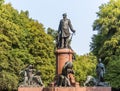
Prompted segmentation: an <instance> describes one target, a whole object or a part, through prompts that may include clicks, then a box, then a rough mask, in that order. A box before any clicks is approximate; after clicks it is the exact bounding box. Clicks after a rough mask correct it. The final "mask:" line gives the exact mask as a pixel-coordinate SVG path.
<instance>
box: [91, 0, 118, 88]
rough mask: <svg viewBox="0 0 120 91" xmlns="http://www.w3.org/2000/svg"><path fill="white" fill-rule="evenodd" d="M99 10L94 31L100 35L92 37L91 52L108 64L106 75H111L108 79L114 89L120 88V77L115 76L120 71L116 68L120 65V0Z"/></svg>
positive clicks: (104, 5) (113, 0) (113, 1)
mask: <svg viewBox="0 0 120 91" xmlns="http://www.w3.org/2000/svg"><path fill="white" fill-rule="evenodd" d="M99 9H100V10H99V12H97V16H98V19H96V20H95V21H94V24H93V29H94V30H97V31H98V33H97V34H96V35H94V36H93V37H92V43H91V50H92V52H93V54H95V55H96V56H97V57H98V58H102V60H103V62H104V63H105V64H106V67H107V70H109V71H108V73H106V74H109V75H108V76H106V79H108V81H110V82H111V84H112V86H113V87H120V82H118V81H117V80H118V78H119V76H118V78H116V76H115V75H114V74H117V71H119V69H116V68H117V66H118V65H119V63H120V59H119V58H120V57H119V56H120V54H119V53H120V0H110V2H108V3H106V4H103V5H101V6H100V7H99ZM113 65H114V67H113ZM119 66H120V65H119ZM115 71H116V73H114V72H115ZM111 77H112V78H111ZM113 78H115V79H114V80H113ZM119 79H120V78H119Z"/></svg>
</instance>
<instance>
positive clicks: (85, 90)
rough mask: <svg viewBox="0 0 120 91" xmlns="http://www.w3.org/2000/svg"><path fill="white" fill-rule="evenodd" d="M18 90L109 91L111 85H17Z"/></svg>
mask: <svg viewBox="0 0 120 91" xmlns="http://www.w3.org/2000/svg"><path fill="white" fill-rule="evenodd" d="M18 91H111V87H19V88H18Z"/></svg>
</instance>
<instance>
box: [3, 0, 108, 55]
mask: <svg viewBox="0 0 120 91" xmlns="http://www.w3.org/2000/svg"><path fill="white" fill-rule="evenodd" d="M108 1H109V0H5V3H11V4H12V6H13V7H14V8H15V9H17V10H18V11H21V10H23V11H26V10H28V11H29V17H30V18H33V19H35V20H38V21H39V22H40V23H42V24H43V25H44V27H45V29H47V28H48V27H50V28H52V29H54V30H57V29H58V25H59V22H60V19H62V14H63V13H67V17H68V18H69V19H70V20H71V23H72V25H73V28H74V30H76V33H75V35H74V36H73V38H72V42H71V47H72V49H73V50H74V51H75V52H76V53H77V54H78V55H84V54H87V53H89V52H90V42H92V40H91V38H92V36H93V34H96V33H97V32H96V31H93V29H92V25H93V22H94V21H95V20H96V19H97V18H98V17H97V14H96V12H98V11H99V6H100V5H101V4H104V3H107V2H108Z"/></svg>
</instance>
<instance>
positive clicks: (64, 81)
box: [57, 61, 75, 87]
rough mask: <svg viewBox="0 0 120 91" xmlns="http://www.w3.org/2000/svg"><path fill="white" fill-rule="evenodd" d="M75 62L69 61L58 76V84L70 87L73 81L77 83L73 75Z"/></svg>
mask: <svg viewBox="0 0 120 91" xmlns="http://www.w3.org/2000/svg"><path fill="white" fill-rule="evenodd" d="M72 68H73V64H72V62H70V61H67V62H66V63H65V65H64V67H63V69H62V73H61V74H60V76H59V77H58V81H57V86H63V87H70V86H72V83H75V79H74V77H73V74H74V71H73V69H72Z"/></svg>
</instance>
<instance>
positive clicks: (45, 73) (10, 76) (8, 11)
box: [0, 4, 55, 88]
mask: <svg viewBox="0 0 120 91" xmlns="http://www.w3.org/2000/svg"><path fill="white" fill-rule="evenodd" d="M0 16H1V17H0V69H1V71H0V88H17V84H18V81H19V72H20V70H21V69H23V68H24V67H26V66H27V65H29V64H33V65H34V67H35V68H36V69H37V70H40V71H41V73H42V75H41V76H42V79H43V82H44V83H45V84H46V85H47V84H48V83H49V82H51V81H52V80H53V77H54V73H55V57H54V47H53V46H54V43H53V38H52V37H51V36H49V35H48V34H46V33H45V29H44V27H43V25H42V24H41V23H39V22H38V21H36V20H34V19H31V18H29V13H28V11H21V12H18V11H17V10H15V9H14V8H13V7H12V6H11V4H3V5H1V6H0Z"/></svg>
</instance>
